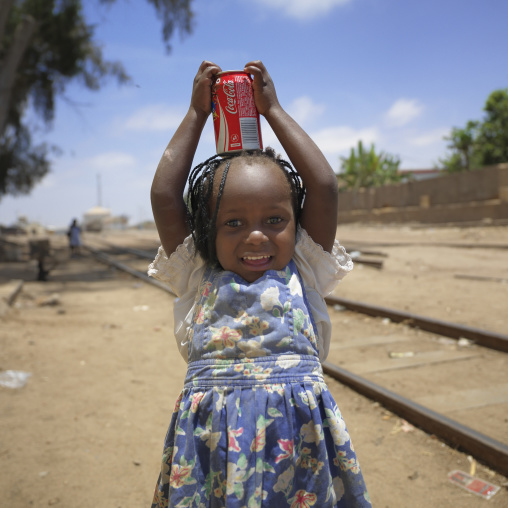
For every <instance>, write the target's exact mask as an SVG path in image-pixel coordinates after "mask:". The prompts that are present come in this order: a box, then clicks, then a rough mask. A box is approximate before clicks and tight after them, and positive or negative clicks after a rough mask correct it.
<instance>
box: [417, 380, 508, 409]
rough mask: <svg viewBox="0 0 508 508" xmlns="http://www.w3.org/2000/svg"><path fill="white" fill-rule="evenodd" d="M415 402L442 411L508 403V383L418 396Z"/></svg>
mask: <svg viewBox="0 0 508 508" xmlns="http://www.w3.org/2000/svg"><path fill="white" fill-rule="evenodd" d="M415 402H417V403H418V404H421V405H422V406H426V407H430V408H432V409H433V410H434V411H439V412H442V413H450V412H452V411H460V410H462V409H472V408H477V407H484V406H490V405H492V404H506V403H508V383H505V384H500V385H496V386H490V387H489V388H477V389H472V390H457V391H454V392H451V393H446V394H440V395H429V396H427V397H418V398H417V399H415Z"/></svg>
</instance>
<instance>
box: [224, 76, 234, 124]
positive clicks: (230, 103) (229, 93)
mask: <svg viewBox="0 0 508 508" xmlns="http://www.w3.org/2000/svg"><path fill="white" fill-rule="evenodd" d="M222 90H223V91H224V95H225V96H226V101H227V104H226V111H228V112H229V113H231V114H233V115H236V92H235V82H234V81H232V80H230V81H224V82H223V83H222Z"/></svg>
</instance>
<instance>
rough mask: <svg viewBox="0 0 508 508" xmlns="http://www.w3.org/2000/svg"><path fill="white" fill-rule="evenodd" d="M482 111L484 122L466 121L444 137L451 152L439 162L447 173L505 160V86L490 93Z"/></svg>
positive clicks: (507, 154)
mask: <svg viewBox="0 0 508 508" xmlns="http://www.w3.org/2000/svg"><path fill="white" fill-rule="evenodd" d="M484 111H485V118H484V120H483V122H481V121H473V120H469V121H468V122H467V124H466V126H465V127H464V128H463V129H460V128H457V127H454V128H452V130H451V132H450V135H449V136H447V137H445V139H446V140H448V141H449V142H450V143H449V144H448V148H449V150H450V154H449V155H448V156H447V157H445V158H443V159H440V161H439V162H440V163H441V165H442V167H443V169H444V170H445V171H446V172H447V173H454V172H458V171H469V170H471V169H479V168H482V167H484V166H489V165H492V164H499V163H502V162H508V88H507V89H502V90H495V91H494V92H492V93H491V94H490V95H489V97H488V98H487V101H486V103H485V107H484Z"/></svg>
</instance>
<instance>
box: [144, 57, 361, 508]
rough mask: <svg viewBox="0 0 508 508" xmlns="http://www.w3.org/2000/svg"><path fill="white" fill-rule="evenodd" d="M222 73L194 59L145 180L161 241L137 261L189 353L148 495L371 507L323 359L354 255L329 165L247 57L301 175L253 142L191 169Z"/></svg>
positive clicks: (202, 501)
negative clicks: (157, 287)
mask: <svg viewBox="0 0 508 508" xmlns="http://www.w3.org/2000/svg"><path fill="white" fill-rule="evenodd" d="M220 71H221V69H220V68H219V67H218V66H217V65H215V64H213V63H211V62H206V61H205V62H203V63H202V64H201V66H200V68H199V71H198V73H197V75H196V78H195V80H194V86H193V92H192V99H191V105H190V108H189V111H188V112H187V114H186V116H185V118H184V119H183V121H182V123H181V125H180V127H179V128H178V130H177V131H176V133H175V135H174V136H173V138H172V139H171V141H170V143H169V145H168V147H167V148H166V151H165V152H164V155H163V156H162V159H161V161H160V163H159V166H158V168H157V172H156V174H155V177H154V181H153V185H152V194H151V197H152V206H153V213H154V217H155V222H156V224H157V229H158V232H159V235H160V239H161V243H162V246H161V247H160V249H159V252H158V254H157V257H156V259H155V261H154V262H153V263H152V264H151V265H150V268H149V274H150V275H152V276H154V277H157V278H158V279H160V280H163V281H165V282H167V283H168V284H169V285H170V286H171V288H172V289H173V291H174V292H175V293H176V295H177V296H178V300H177V301H176V302H175V308H174V314H175V334H176V338H177V342H178V346H179V348H180V352H181V353H182V355H183V357H184V358H185V359H186V360H187V361H188V363H189V366H188V371H187V376H186V379H185V386H184V388H183V391H182V393H181V395H180V397H179V398H178V401H177V403H176V406H175V410H174V413H173V417H172V420H171V424H170V427H169V430H168V434H167V436H166V441H165V444H164V454H163V460H162V468H161V473H160V476H159V481H158V484H157V487H156V490H155V496H154V500H153V505H152V507H168V506H170V507H219V506H221V507H222V506H226V507H228V508H233V507H238V508H240V507H247V508H251V507H261V506H263V507H284V506H290V507H291V508H308V507H310V506H314V505H315V506H319V507H323V508H324V507H342V506H347V507H352V506H370V502H369V497H368V494H367V491H366V489H365V484H364V481H363V477H362V474H361V471H360V467H359V464H358V462H357V459H356V456H355V453H354V450H353V446H352V444H351V441H350V438H349V434H348V432H347V430H346V426H345V424H344V421H343V419H342V417H341V414H340V412H339V409H338V407H337V405H336V403H335V402H334V400H333V398H332V396H331V394H330V392H329V391H328V389H327V387H326V385H325V383H324V379H323V373H322V369H321V364H320V359H324V358H325V357H326V355H327V352H328V347H329V342H330V336H331V324H330V320H329V317H328V314H327V310H326V304H325V302H324V296H326V295H327V294H329V293H330V292H331V291H332V290H333V288H334V287H335V286H336V284H337V283H338V281H339V280H340V279H341V278H342V277H343V276H344V275H345V274H346V273H347V272H349V271H350V270H351V269H352V267H353V264H352V262H351V259H350V257H349V256H348V255H347V254H346V252H345V251H344V249H343V248H342V247H341V246H340V245H339V244H338V242H336V241H335V232H336V226H337V184H336V178H335V175H334V173H333V171H332V169H331V167H330V166H329V164H328V163H327V161H326V159H325V157H324V156H323V154H322V153H321V152H320V150H319V149H318V147H317V146H316V145H315V144H314V143H313V141H312V140H311V139H310V138H309V137H308V136H307V134H306V133H305V132H304V131H303V130H302V129H301V128H300V127H299V125H298V124H297V123H296V122H295V121H294V120H293V119H292V118H291V117H289V115H288V114H287V113H286V112H285V111H284V110H283V109H282V107H281V106H280V104H279V102H278V100H277V96H276V93H275V88H274V86H273V82H272V80H271V78H270V76H269V74H268V72H267V71H266V69H265V67H264V65H263V64H262V63H261V62H259V61H255V62H250V63H248V64H247V65H246V66H245V71H246V72H248V73H250V74H251V75H253V77H254V81H253V90H254V100H255V102H256V107H257V109H258V111H259V113H260V114H262V115H264V117H265V118H266V120H267V121H268V123H269V124H270V126H271V128H272V129H273V131H274V133H275V134H276V135H277V138H278V139H279V140H280V142H281V144H282V146H283V147H284V150H285V151H286V153H287V154H288V156H289V158H290V160H291V161H292V163H293V165H294V167H295V169H296V171H297V173H296V172H295V171H294V170H293V168H292V167H291V166H290V165H289V164H288V163H287V162H285V161H282V160H280V159H279V158H276V157H275V155H274V153H273V151H271V150H265V151H264V152H252V153H245V152H242V153H241V154H240V155H237V156H225V157H223V158H219V157H212V158H211V159H209V160H208V161H206V162H205V163H203V164H200V165H198V166H197V167H196V168H195V169H194V170H193V172H192V173H191V175H190V177H189V172H190V169H191V165H192V159H193V157H194V153H195V150H196V147H197V144H198V141H199V138H200V135H201V131H202V129H203V127H204V125H205V122H206V120H207V117H208V116H209V114H210V112H211V84H212V82H213V79H214V75H215V74H217V73H218V72H220ZM188 177H189V189H188V204H189V207H187V206H186V205H185V202H184V201H183V198H182V196H183V194H184V189H185V185H186V182H187V178H188ZM302 182H303V184H304V185H305V188H304V186H303V185H302ZM304 189H306V190H304ZM188 215H189V216H190V217H188Z"/></svg>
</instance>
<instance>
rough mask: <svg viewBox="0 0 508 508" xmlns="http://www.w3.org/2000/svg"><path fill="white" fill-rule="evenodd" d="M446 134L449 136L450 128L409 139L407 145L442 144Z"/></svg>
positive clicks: (435, 130)
mask: <svg viewBox="0 0 508 508" xmlns="http://www.w3.org/2000/svg"><path fill="white" fill-rule="evenodd" d="M447 134H450V128H448V127H441V128H439V129H434V130H432V131H430V132H426V133H425V134H421V135H419V136H415V137H413V138H411V139H409V140H408V143H409V144H410V145H414V146H429V145H433V144H435V143H443V142H444V140H443V138H444V137H445V136H446V135H447Z"/></svg>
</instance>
